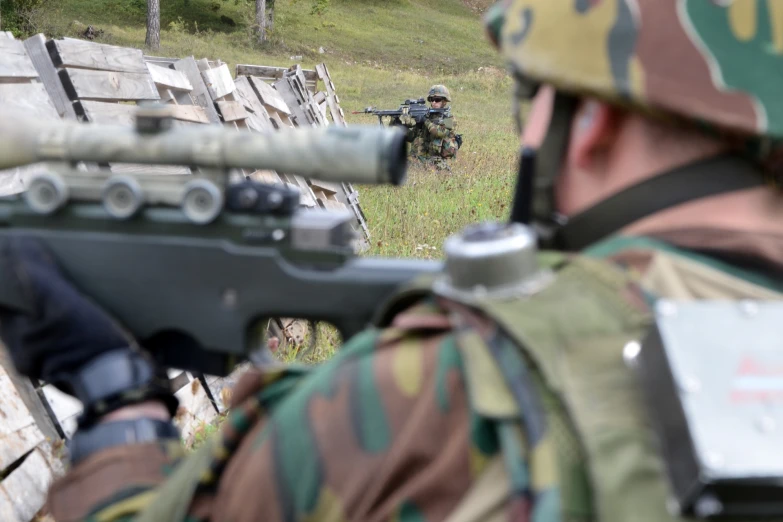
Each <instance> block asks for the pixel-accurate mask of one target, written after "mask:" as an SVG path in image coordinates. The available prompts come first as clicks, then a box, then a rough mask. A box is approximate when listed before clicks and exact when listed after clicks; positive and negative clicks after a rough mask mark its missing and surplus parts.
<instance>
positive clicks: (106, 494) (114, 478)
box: [46, 366, 309, 522]
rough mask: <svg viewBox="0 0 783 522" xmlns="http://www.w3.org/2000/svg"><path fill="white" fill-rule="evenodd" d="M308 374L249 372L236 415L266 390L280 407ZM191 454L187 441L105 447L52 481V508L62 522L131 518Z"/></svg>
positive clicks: (197, 507) (297, 370)
mask: <svg viewBox="0 0 783 522" xmlns="http://www.w3.org/2000/svg"><path fill="white" fill-rule="evenodd" d="M308 372H309V369H307V368H302V367H297V366H291V367H284V366H280V367H273V368H268V369H266V370H265V371H260V370H256V371H253V372H248V374H246V375H243V376H242V378H241V379H240V380H239V382H238V383H237V385H236V387H235V388H234V389H233V390H232V398H231V408H232V410H234V409H236V410H238V412H237V414H232V416H233V417H234V418H236V417H237V416H241V415H242V414H243V411H242V408H241V407H240V406H241V403H242V402H244V401H245V400H246V399H247V397H248V396H250V395H251V394H252V393H257V392H259V391H260V390H263V393H264V394H265V400H266V404H267V406H269V407H270V408H272V407H274V404H275V403H276V402H277V401H279V400H280V399H282V398H283V397H285V396H286V395H287V394H288V393H289V390H290V389H292V388H294V387H295V386H296V384H297V383H298V382H299V380H301V378H302V377H303V376H304V375H306V374H307V373H308ZM223 431H226V430H223ZM188 455H189V453H188V451H187V450H186V449H185V447H184V445H183V444H182V443H181V441H177V442H168V443H161V444H154V443H153V444H129V445H126V446H118V447H114V448H110V449H107V450H103V451H101V452H98V453H96V454H94V455H92V456H90V457H88V458H87V459H86V460H84V461H83V462H81V463H79V464H78V465H76V466H74V467H73V468H72V469H70V470H69V471H68V473H66V474H65V476H63V477H62V478H60V479H58V480H57V481H55V482H54V483H53V484H52V486H51V488H50V490H49V496H48V499H47V505H46V510H47V511H48V512H49V513H50V514H51V515H52V517H53V518H54V520H56V521H57V522H77V521H79V522H81V521H84V522H130V521H131V520H133V519H134V517H135V516H136V515H137V514H138V513H140V512H141V511H142V510H144V509H145V508H146V507H147V506H148V505H149V504H150V503H151V502H152V500H153V499H154V498H155V495H156V493H157V488H158V487H159V486H161V485H162V484H164V483H165V482H166V481H167V480H168V479H169V478H170V477H171V476H172V475H173V474H174V472H175V471H176V470H177V469H178V466H179V465H180V464H181V463H184V462H185V461H186V459H187V456H188ZM212 502H213V496H212V495H201V496H199V497H198V498H196V499H195V500H194V502H193V504H192V506H191V509H192V510H193V512H195V513H204V512H208V511H210V510H211V506H212Z"/></svg>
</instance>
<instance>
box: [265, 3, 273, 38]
mask: <svg viewBox="0 0 783 522" xmlns="http://www.w3.org/2000/svg"><path fill="white" fill-rule="evenodd" d="M274 28H275V0H266V30H267V31H271V30H273V29H274Z"/></svg>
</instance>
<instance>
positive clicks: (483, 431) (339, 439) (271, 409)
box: [48, 231, 783, 522]
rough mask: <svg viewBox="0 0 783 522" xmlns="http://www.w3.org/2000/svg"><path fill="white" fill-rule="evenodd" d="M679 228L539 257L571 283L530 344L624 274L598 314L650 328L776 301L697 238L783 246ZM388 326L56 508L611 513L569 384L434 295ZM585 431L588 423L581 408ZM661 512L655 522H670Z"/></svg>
mask: <svg viewBox="0 0 783 522" xmlns="http://www.w3.org/2000/svg"><path fill="white" fill-rule="evenodd" d="M679 232H681V233H680V234H678V235H676V237H672V238H663V239H669V240H670V241H669V242H662V241H652V240H649V239H642V238H639V239H631V240H626V239H620V240H615V241H611V242H608V243H603V244H599V245H597V246H596V247H594V248H593V249H592V251H591V252H588V253H587V256H577V257H576V258H574V259H566V258H564V257H563V256H560V255H555V256H551V257H542V259H549V263H550V265H551V266H552V268H553V269H555V270H556V271H557V274H558V278H557V279H559V280H565V279H566V278H568V277H571V278H572V281H571V282H570V283H569V284H566V285H561V286H559V287H557V288H556V289H555V290H553V292H555V294H556V295H550V297H551V298H552V300H551V302H550V304H551V306H549V308H551V309H553V310H554V312H552V315H550V316H547V313H548V312H546V310H545V309H546V308H547V307H546V306H538V305H537V304H536V303H533V307H532V308H530V312H531V317H530V318H528V319H527V326H526V328H528V329H529V333H530V335H531V338H530V339H531V340H532V341H535V338H536V336H540V333H541V332H542V331H543V330H544V329H545V328H549V327H552V328H555V329H556V330H562V331H564V332H565V331H570V332H571V333H574V332H575V331H576V330H575V328H581V326H580V325H583V324H589V323H590V321H591V318H593V317H594V316H595V312H606V311H605V310H601V307H597V308H591V309H590V313H582V314H580V315H578V317H573V316H572V318H571V319H569V320H568V321H563V320H562V316H561V315H560V312H561V311H562V310H563V307H564V304H567V303H569V302H574V303H577V305H579V306H581V304H580V299H582V300H583V299H585V297H584V296H585V294H589V293H591V292H592V290H591V289H598V290H600V292H602V291H605V290H606V288H609V287H608V286H607V285H608V284H609V283H607V278H606V277H605V276H606V274H610V273H611V274H612V277H619V278H620V279H619V281H620V282H621V283H622V284H623V285H624V284H626V283H625V282H623V281H624V279H623V278H624V277H626V276H627V277H628V281H627V287H626V286H618V287H615V288H613V289H612V293H613V295H614V297H612V299H615V302H614V305H618V306H620V308H612V309H610V310H609V311H608V312H606V313H612V310H620V309H621V308H627V310H629V312H628V313H629V314H631V315H629V317H637V318H640V322H643V321H644V317H645V314H646V309H647V304H646V303H647V302H648V299H649V298H650V296H654V295H678V294H686V297H687V296H690V297H692V298H693V297H697V298H698V297H704V296H705V295H711V296H713V297H714V296H715V295H724V296H725V297H729V298H733V299H735V298H737V297H738V296H753V297H760V298H771V299H780V296H781V294H780V293H777V292H775V291H772V290H770V289H769V287H770V286H771V284H772V283H770V282H769V280H768V279H766V278H765V275H764V273H760V272H759V271H758V270H750V269H742V268H735V267H734V265H730V264H727V263H724V262H722V261H720V260H719V259H718V258H719V256H711V257H704V256H699V255H696V254H693V253H692V251H691V250H690V249H693V248H699V249H704V248H707V247H710V245H704V244H696V243H697V242H698V241H699V240H703V238H707V241H714V243H715V244H714V245H712V246H714V247H715V248H714V249H713V252H720V251H721V248H722V247H723V246H724V245H727V244H730V245H731V249H729V251H728V253H737V250H738V248H739V247H741V246H742V243H743V242H744V243H748V242H753V241H755V242H756V244H753V245H750V246H749V247H748V248H747V249H745V250H746V251H748V252H754V253H756V255H755V257H757V258H759V257H760V258H763V259H762V260H763V261H765V262H767V263H768V264H777V268H778V269H780V260H779V259H771V258H769V257H765V256H764V254H758V253H759V252H768V253H769V252H773V253H774V252H780V251H781V249H783V239H781V238H779V237H770V236H769V235H758V236H754V235H752V234H739V233H734V234H732V233H731V232H726V231H713V232H716V233H714V234H711V233H706V234H705V233H704V231H701V233H700V234H688V233H687V231H679ZM694 238H697V239H694ZM695 242H696V243H695ZM762 242H764V243H765V244H764V245H761V243H762ZM673 243H681V244H684V245H685V246H687V247H689V249H688V250H683V249H677V248H675V247H673V246H672V244H673ZM593 257H599V258H608V259H610V260H611V263H606V262H604V261H597V260H592V261H591V260H590V259H591V258H593ZM580 267H581V268H582V269H583V270H582V272H581V275H578V277H576V278H574V274H580V272H579V269H580ZM596 267H598V269H596V270H594V268H596ZM601 267H603V268H601ZM705 267H706V268H705ZM618 268H620V269H618ZM618 274H619V276H618ZM622 274H625V276H624V275H622ZM727 281H728V282H729V283H730V284H729V283H727ZM705 289H706V290H705ZM705 291H706V294H705ZM600 292H598V294H597V295H599V296H600V295H601V294H600ZM592 293H595V292H592ZM581 303H584V301H581ZM623 303H625V304H623ZM614 305H613V306H614ZM582 311H583V312H587V311H588V310H582ZM391 317H393V318H391V319H389V321H388V324H386V325H385V327H384V328H382V329H373V330H368V331H366V332H364V333H362V334H360V335H358V336H357V337H355V338H354V339H352V340H351V341H350V342H348V343H347V344H346V346H345V347H343V349H342V350H341V351H340V352H339V353H338V355H336V356H335V357H334V358H333V359H332V360H330V361H328V362H326V363H324V364H323V365H321V366H319V367H317V368H315V369H312V370H310V369H301V368H294V367H284V366H283V367H280V368H268V369H265V370H251V371H250V372H248V374H246V375H245V376H244V378H243V379H242V381H241V382H240V383H239V384H238V385H237V388H236V389H235V393H234V396H233V403H234V411H233V412H232V414H231V416H230V418H229V420H228V421H227V422H226V425H225V426H224V428H223V430H222V434H221V435H220V437H219V438H217V439H215V440H214V442H213V443H212V444H210V445H209V446H207V447H205V449H204V450H201V451H199V452H198V453H197V454H196V455H192V456H190V457H188V458H183V453H182V450H181V448H178V447H162V446H159V445H157V444H147V445H139V446H127V447H122V448H116V449H109V450H106V451H104V452H102V453H100V454H96V455H94V456H92V457H91V458H89V459H88V460H87V461H85V462H83V463H81V464H80V465H78V466H77V467H76V468H75V469H73V470H71V471H70V472H69V474H68V475H67V476H66V477H65V478H63V479H61V480H59V481H58V482H57V483H55V484H54V486H53V488H52V491H51V494H50V498H49V506H48V507H49V509H50V510H51V512H52V514H53V515H54V517H55V519H56V520H57V521H58V522H70V521H82V520H88V521H102V522H109V521H125V520H136V519H134V518H133V516H134V514H136V513H138V512H139V511H141V510H142V509H143V508H144V507H145V506H148V505H152V506H155V505H156V504H157V505H158V507H160V506H161V505H163V509H164V512H166V511H165V508H167V505H168V504H171V503H176V501H177V500H183V501H184V502H181V504H182V505H183V506H184V508H183V509H184V510H185V511H186V513H184V512H183V514H182V516H178V517H172V516H171V515H170V512H167V513H169V515H167V517H166V516H161V515H160V513H161V512H158V513H157V515H156V516H151V517H150V518H147V519H144V520H172V521H174V520H182V521H188V522H190V521H196V520H203V521H231V522H249V521H251V520H252V521H255V520H285V521H294V520H297V521H298V520H319V521H335V522H337V521H344V520H363V521H378V520H401V521H416V522H418V521H434V520H450V521H451V520H459V521H473V520H509V519H512V520H517V521H520V520H521V521H526V520H535V521H541V522H555V521H558V520H563V519H565V520H609V519H612V518H611V517H605V516H604V515H605V514H606V511H605V506H604V508H603V510H602V508H601V502H599V501H598V500H594V498H598V497H600V498H603V497H602V496H605V495H606V494H605V491H604V490H603V489H602V487H601V486H602V484H600V483H598V482H596V481H594V478H595V477H600V473H599V471H600V466H596V467H595V468H594V469H593V470H588V466H587V464H586V458H585V455H584V451H585V450H584V448H585V447H587V446H583V445H581V444H579V442H578V437H577V433H578V430H576V428H575V424H574V419H569V416H568V415H566V414H565V410H564V408H563V405H562V404H561V403H560V400H559V399H558V398H557V396H556V395H554V394H552V393H551V390H550V389H549V385H550V384H551V385H556V386H561V385H562V383H558V382H555V380H552V381H548V382H546V383H545V381H546V379H544V380H542V374H541V373H540V372H539V370H538V369H537V368H536V367H535V366H533V365H531V361H530V360H529V359H528V358H527V357H525V356H520V352H519V350H518V345H516V344H515V343H514V342H513V341H512V339H510V338H509V336H508V335H507V334H506V332H505V331H503V330H502V329H500V328H498V326H497V323H496V322H495V321H491V320H489V319H488V318H487V317H485V316H483V315H481V314H478V313H476V312H475V311H470V310H467V309H465V308H464V307H462V306H460V305H457V304H454V303H449V302H445V301H442V300H437V299H434V298H432V297H428V296H427V293H426V292H424V293H422V294H421V296H420V299H418V300H417V301H416V302H415V304H413V305H412V306H410V307H408V308H407V309H405V310H404V311H403V312H402V313H399V314H396V315H393V316H391ZM512 319H513V320H514V321H516V320H517V319H519V318H518V317H517V318H512ZM574 319H578V320H574ZM530 321H533V322H532V323H531V322H530ZM523 322H524V321H523ZM577 333H579V336H578V339H574V338H573V337H574V335H572V336H571V340H570V341H568V339H566V338H564V339H563V342H570V343H571V344H569V346H571V348H572V349H574V350H576V351H577V353H579V352H581V353H583V354H587V355H589V356H590V357H589V358H588V359H586V361H587V362H588V363H589V364H592V365H594V364H596V363H597V362H600V361H601V360H603V358H600V357H598V358H596V357H593V355H594V354H597V353H600V351H596V350H598V348H599V347H600V346H602V345H606V344H607V343H608V340H607V337H606V336H602V335H598V334H591V335H585V334H584V333H583V332H577ZM569 335H570V334H569ZM622 338H625V337H622ZM557 342H560V340H559V339H558V340H557ZM620 346H622V345H620ZM612 353H614V352H612ZM609 359H612V360H614V359H617V360H620V359H621V358H620V357H619V356H618V357H614V356H612V357H610V358H609ZM576 368H579V366H576ZM577 373H578V372H577ZM590 378H592V377H590ZM611 384H612V386H611V387H610V388H609V391H611V393H612V397H613V400H612V401H611V402H610V404H608V405H607V406H606V407H605V408H603V410H607V409H611V408H612V407H616V406H617V404H618V402H617V401H618V400H621V399H620V398H625V399H628V396H626V395H623V393H620V391H621V390H622V388H618V384H617V382H616V381H612V382H611ZM629 400H630V399H629ZM626 402H627V401H626ZM605 413H608V414H609V415H611V414H612V413H614V412H612V411H608V412H605ZM624 418H625V417H623V419H624ZM623 419H620V420H621V421H623ZM575 422H576V425H577V426H581V425H580V424H579V423H580V419H579V415H578V414H577V415H576V417H575ZM623 422H624V421H623ZM588 449H589V448H588ZM198 460H201V462H202V463H201V464H200V465H198V464H196V465H192V464H193V463H194V462H197V461H198ZM189 466H190V467H189ZM650 469H651V468H649V467H645V468H644V469H642V473H641V476H642V477H643V478H644V480H650V477H653V478H655V477H656V475H655V474H654V473H653V474H651V473H650ZM596 470H597V471H596ZM593 473H595V475H594V474H593ZM189 476H190V477H191V479H190V482H189V483H187V482H188V481H187V479H188V477H189ZM192 477H196V478H197V480H194V479H192ZM615 478H616V477H615ZM183 479H185V480H184V481H183ZM656 480H657V479H656ZM615 482H618V481H615ZM659 482H660V481H657V482H656V483H655V484H657V485H660V484H659ZM186 483H187V484H186ZM619 484H621V485H622V481H619ZM191 491H193V492H194V493H193V494H191ZM156 493H159V495H158V496H157V497H156ZM156 498H157V501H156ZM191 498H192V499H193V500H192V502H191V501H190V500H191ZM161 500H162V502H161ZM662 503H663V502H661V504H662ZM624 507H625V508H627V510H626V511H631V512H633V513H635V515H634V516H632V517H627V518H625V519H624V520H656V519H655V518H654V516H652V518H651V517H650V516H647V517H646V518H645V515H644V513H642V512H641V511H643V510H641V511H640V510H639V509H638V507H635V506H634V505H633V503H632V502H626V505H625V506H624ZM657 507H658V508H660V509H658V510H657V511H656V513H657V514H658V518H657V520H672V519H671V518H670V517H669V516H668V515H666V514H665V507H664V506H662V505H661V506H657ZM659 512H663V513H664V514H663V515H660V513H659ZM599 515H600V516H599ZM614 519H615V520H617V517H615V518H614Z"/></svg>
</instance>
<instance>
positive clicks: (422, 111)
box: [351, 98, 450, 125]
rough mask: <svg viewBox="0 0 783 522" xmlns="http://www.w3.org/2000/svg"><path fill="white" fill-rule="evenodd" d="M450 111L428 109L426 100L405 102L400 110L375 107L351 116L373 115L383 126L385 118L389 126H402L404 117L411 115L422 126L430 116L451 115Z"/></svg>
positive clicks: (354, 112)
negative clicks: (387, 119)
mask: <svg viewBox="0 0 783 522" xmlns="http://www.w3.org/2000/svg"><path fill="white" fill-rule="evenodd" d="M449 111H450V109H449V108H448V107H446V108H443V109H432V108H430V107H427V102H426V101H425V100H424V98H419V99H418V100H414V99H410V100H405V101H404V102H402V104H401V105H400V108H399V109H376V108H375V107H367V108H366V109H364V110H363V111H352V112H351V114H373V115H375V116H377V117H378V123H379V124H381V125H383V118H389V119H390V121H389V125H402V121H401V118H402V116H403V115H405V114H408V115H410V116H411V117H412V118H413V119H414V120H415V121H416V123H417V125H421V124H422V123H424V120H425V119H426V118H427V116H429V115H430V114H440V115H444V116H445V115H447V114H449Z"/></svg>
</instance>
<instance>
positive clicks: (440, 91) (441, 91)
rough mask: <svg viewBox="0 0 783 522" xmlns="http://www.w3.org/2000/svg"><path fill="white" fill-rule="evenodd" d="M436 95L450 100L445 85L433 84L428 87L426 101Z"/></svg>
mask: <svg viewBox="0 0 783 522" xmlns="http://www.w3.org/2000/svg"><path fill="white" fill-rule="evenodd" d="M436 96H439V97H441V98H446V101H447V102H450V101H451V94H450V93H449V90H448V89H447V88H446V86H445V85H433V86H432V87H430V92H429V93H427V101H432V98H435V97H436Z"/></svg>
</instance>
